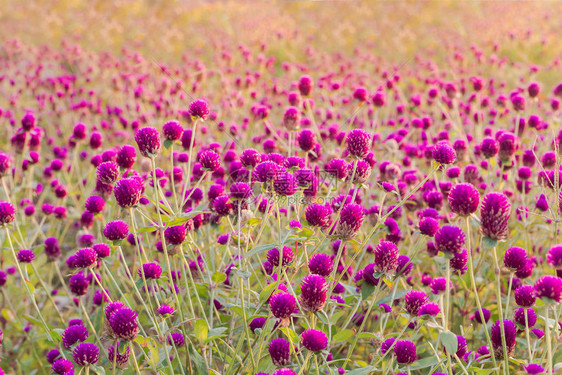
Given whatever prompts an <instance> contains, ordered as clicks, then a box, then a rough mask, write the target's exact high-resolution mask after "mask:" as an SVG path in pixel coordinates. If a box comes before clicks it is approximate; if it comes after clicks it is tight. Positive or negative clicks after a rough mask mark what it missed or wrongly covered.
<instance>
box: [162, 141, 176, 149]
mask: <svg viewBox="0 0 562 375" xmlns="http://www.w3.org/2000/svg"><path fill="white" fill-rule="evenodd" d="M173 144H174V142H173V141H172V140H170V139H166V140H165V141H164V148H165V149H166V150H168V149H169V148H170V147H172V145H173Z"/></svg>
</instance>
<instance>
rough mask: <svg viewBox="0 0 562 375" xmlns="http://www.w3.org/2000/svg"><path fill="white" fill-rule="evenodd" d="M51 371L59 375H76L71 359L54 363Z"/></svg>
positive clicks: (62, 359)
mask: <svg viewBox="0 0 562 375" xmlns="http://www.w3.org/2000/svg"><path fill="white" fill-rule="evenodd" d="M51 371H52V372H54V373H55V374H58V375H69V374H74V364H73V363H72V361H71V360H70V359H65V358H59V359H57V360H56V361H54V362H53V365H52V366H51Z"/></svg>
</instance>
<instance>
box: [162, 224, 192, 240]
mask: <svg viewBox="0 0 562 375" xmlns="http://www.w3.org/2000/svg"><path fill="white" fill-rule="evenodd" d="M186 234H187V228H186V227H185V225H176V226H173V227H168V228H166V229H165V230H164V238H165V239H166V243H168V244H170V245H180V244H181V243H182V242H183V241H184V240H185V236H186Z"/></svg>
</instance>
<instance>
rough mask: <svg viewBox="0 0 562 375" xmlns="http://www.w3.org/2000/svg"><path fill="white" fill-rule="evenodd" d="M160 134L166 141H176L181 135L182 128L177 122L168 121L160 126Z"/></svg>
mask: <svg viewBox="0 0 562 375" xmlns="http://www.w3.org/2000/svg"><path fill="white" fill-rule="evenodd" d="M162 134H164V137H165V138H166V139H167V140H170V141H177V140H179V139H180V138H181V135H182V134H183V127H182V126H181V124H180V123H179V122H177V121H168V122H167V123H165V124H164V126H162Z"/></svg>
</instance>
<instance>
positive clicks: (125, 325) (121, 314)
mask: <svg viewBox="0 0 562 375" xmlns="http://www.w3.org/2000/svg"><path fill="white" fill-rule="evenodd" d="M109 326H110V327H111V329H112V331H113V333H114V335H115V337H116V338H117V339H119V340H122V341H131V340H134V338H135V337H137V334H138V332H139V320H138V316H137V313H136V312H135V311H134V310H132V309H130V308H128V307H122V308H120V309H118V310H116V311H115V312H113V314H111V316H110V317H109Z"/></svg>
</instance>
